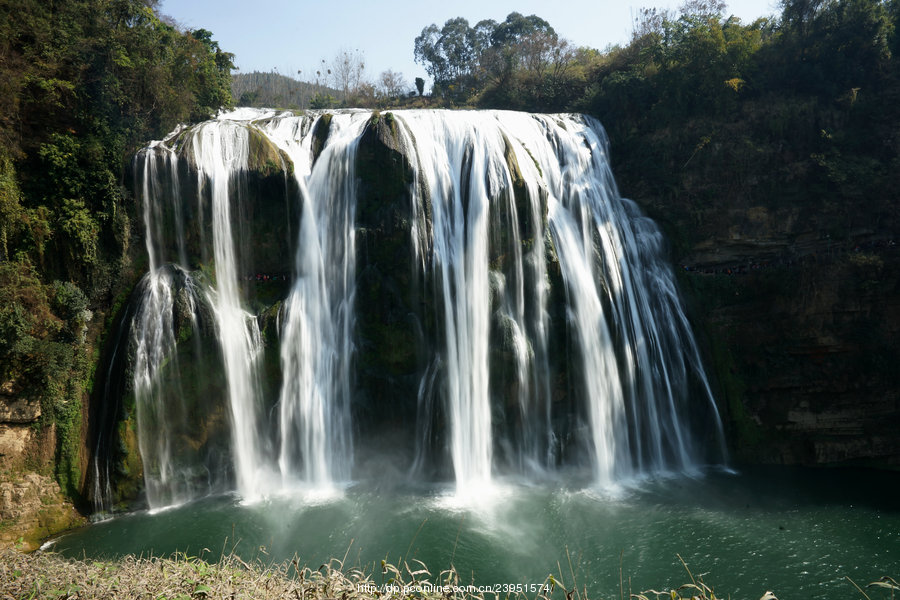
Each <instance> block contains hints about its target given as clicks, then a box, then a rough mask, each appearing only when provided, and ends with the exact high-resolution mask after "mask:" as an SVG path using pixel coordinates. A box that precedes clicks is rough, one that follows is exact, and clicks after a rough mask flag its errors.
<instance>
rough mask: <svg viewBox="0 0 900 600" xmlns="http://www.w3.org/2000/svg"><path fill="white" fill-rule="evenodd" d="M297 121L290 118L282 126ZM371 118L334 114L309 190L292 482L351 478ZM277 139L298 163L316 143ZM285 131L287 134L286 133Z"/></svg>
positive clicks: (288, 441)
mask: <svg viewBox="0 0 900 600" xmlns="http://www.w3.org/2000/svg"><path fill="white" fill-rule="evenodd" d="M289 122H290V121H285V120H282V121H281V123H289ZM365 123H366V118H364V117H363V115H359V114H357V115H336V116H335V117H334V118H332V120H331V123H330V127H331V134H330V136H329V144H328V146H327V147H325V148H324V149H323V151H322V155H321V157H320V159H319V160H318V161H317V164H316V167H315V168H313V169H312V170H311V171H310V172H309V173H308V175H307V174H306V170H304V171H303V172H302V173H301V174H298V177H300V179H299V183H300V185H301V189H303V190H304V191H303V206H302V213H301V219H300V234H299V241H298V244H297V251H296V256H295V259H294V266H295V273H294V283H293V286H292V287H291V291H290V294H289V296H288V298H287V300H286V302H285V309H284V316H283V322H284V324H283V326H282V338H281V339H282V343H281V364H282V367H283V369H284V373H285V377H284V382H283V384H282V387H281V393H280V397H279V405H280V407H279V423H280V428H279V442H280V453H279V457H278V466H279V470H280V472H281V475H282V478H283V479H284V480H290V479H291V478H293V477H295V476H298V475H299V477H300V480H301V481H302V482H304V483H306V484H309V485H313V486H316V487H320V488H321V487H327V486H329V485H331V484H332V483H333V482H334V481H342V480H346V479H347V478H349V476H350V468H349V463H350V454H351V441H350V436H349V419H350V415H349V410H350V393H351V385H350V362H351V357H352V354H353V344H352V338H351V327H352V322H353V287H354V276H355V262H354V261H355V249H354V213H355V209H356V199H355V188H356V177H355V174H354V169H353V167H354V162H353V158H354V156H355V150H356V142H357V140H358V138H359V135H360V131H361V129H362V127H363V126H364V125H365ZM270 131H271V135H272V136H273V139H274V140H275V141H276V142H277V143H279V146H281V147H282V148H284V149H285V150H286V151H287V152H288V154H289V156H291V157H292V159H293V160H294V161H295V164H296V162H301V163H302V162H303V161H302V159H303V154H304V153H307V154H308V152H309V144H308V143H307V144H302V143H301V144H299V145H297V144H293V143H292V141H293V140H292V136H290V135H288V136H283V134H284V133H290V131H288V132H284V131H283V130H282V129H281V128H274V129H272V130H270ZM279 133H280V134H282V135H279Z"/></svg>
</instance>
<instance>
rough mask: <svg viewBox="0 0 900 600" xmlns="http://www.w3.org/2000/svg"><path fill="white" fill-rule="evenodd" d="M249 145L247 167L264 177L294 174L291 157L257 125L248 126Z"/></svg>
mask: <svg viewBox="0 0 900 600" xmlns="http://www.w3.org/2000/svg"><path fill="white" fill-rule="evenodd" d="M247 134H248V140H247V143H248V145H249V148H248V154H247V168H248V170H250V172H252V173H256V174H258V175H260V176H262V177H271V176H273V175H280V174H282V173H287V174H288V175H293V174H294V163H293V161H292V160H291V159H290V157H289V156H288V155H287V154H285V153H284V152H283V151H282V150H281V149H280V148H278V146H276V145H275V144H274V143H273V142H272V141H271V140H270V139H269V138H267V137H266V136H265V134H263V133H262V132H261V131H259V130H258V129H256V128H255V127H248V128H247Z"/></svg>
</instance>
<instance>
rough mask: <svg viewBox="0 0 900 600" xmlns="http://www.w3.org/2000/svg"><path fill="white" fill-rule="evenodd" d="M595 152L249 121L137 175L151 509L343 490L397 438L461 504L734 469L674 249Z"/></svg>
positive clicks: (169, 154) (497, 116)
mask: <svg viewBox="0 0 900 600" xmlns="http://www.w3.org/2000/svg"><path fill="white" fill-rule="evenodd" d="M607 146H608V144H607V140H606V137H605V133H604V132H603V129H602V127H601V126H600V124H599V123H597V122H596V121H594V120H593V119H591V118H589V117H584V116H580V115H530V114H525V113H514V112H498V111H482V112H448V111H396V112H393V113H389V114H386V115H379V114H378V113H369V112H367V111H345V112H338V113H334V114H325V113H321V114H320V113H307V114H303V115H294V114H290V113H284V114H277V113H275V112H274V111H258V110H253V109H240V110H239V111H236V112H234V113H230V114H225V115H222V116H220V117H219V118H218V119H216V120H213V121H209V122H206V123H202V124H200V125H197V126H193V127H190V128H185V129H179V130H177V131H175V132H173V134H172V135H170V136H169V137H168V138H167V139H166V140H163V141H161V142H154V143H153V144H151V145H150V146H149V147H148V148H146V149H145V150H143V151H142V152H141V153H140V154H139V157H138V160H137V162H136V174H137V180H136V181H137V184H138V185H137V189H138V190H139V191H140V195H141V201H142V207H143V210H144V221H145V231H146V244H147V253H148V259H149V272H148V274H147V275H146V276H145V278H144V280H143V281H142V283H141V287H140V293H139V294H137V298H138V304H137V307H136V308H135V309H134V310H133V312H132V314H133V316H132V317H131V319H132V321H131V323H132V326H131V330H132V342H131V346H130V350H129V353H130V356H131V357H132V362H133V365H132V369H133V380H132V387H133V391H134V394H135V403H136V407H137V420H138V422H139V423H138V425H139V426H138V430H139V438H140V439H139V443H140V451H141V456H142V459H143V464H144V482H145V487H146V490H147V497H148V501H149V502H150V504H151V506H152V507H160V506H166V505H169V504H175V503H179V502H183V501H185V500H187V499H189V498H192V497H196V496H197V495H199V494H202V493H210V492H214V491H217V490H221V489H223V488H225V489H227V488H229V487H231V488H233V489H236V490H237V491H238V493H239V494H240V495H241V497H243V498H244V499H248V500H253V499H256V498H260V497H264V496H266V495H267V494H269V493H273V492H277V491H278V490H280V489H284V488H291V487H295V486H298V485H299V486H300V487H303V488H312V489H333V488H334V487H335V486H336V485H338V484H340V483H342V482H347V481H349V480H350V479H351V478H353V477H358V476H359V474H358V473H355V472H354V469H353V464H354V456H359V455H360V454H362V455H363V456H367V457H368V455H369V453H370V450H369V448H370V447H371V446H370V444H371V443H372V442H373V440H375V441H377V440H379V439H382V438H383V437H384V436H394V437H393V438H392V439H391V444H390V446H392V447H396V448H397V449H398V452H400V451H401V450H402V449H403V448H408V449H409V452H405V451H404V452H402V453H403V454H405V456H407V457H408V458H407V460H409V463H410V464H409V466H411V467H413V472H415V473H417V474H419V475H421V474H422V473H426V472H430V473H433V474H437V476H439V477H445V476H449V477H450V478H452V480H453V481H455V487H456V490H457V493H458V494H462V495H469V494H474V495H478V494H480V493H482V492H483V491H484V490H485V489H486V488H487V487H488V486H490V485H491V482H492V481H493V480H494V479H495V477H497V476H498V475H506V474H515V475H517V476H520V477H524V478H527V479H535V478H541V477H545V476H550V475H552V474H553V473H554V472H555V471H556V470H557V469H558V468H559V467H560V466H561V465H572V466H581V467H587V468H588V469H589V471H590V473H591V476H590V478H591V479H592V480H593V481H594V482H596V483H597V484H599V485H607V484H610V483H612V482H615V481H617V480H620V479H622V478H628V477H631V476H633V475H639V474H652V473H657V472H662V471H685V470H690V469H692V468H694V467H695V466H697V465H699V464H703V463H704V462H706V461H707V460H709V459H708V457H712V460H722V457H723V455H722V454H721V452H720V450H719V448H720V446H721V444H722V440H723V438H724V435H723V433H722V429H721V423H720V421H719V418H718V414H717V413H716V410H715V402H714V401H713V397H712V393H711V391H710V386H709V383H708V382H707V380H706V375H705V373H704V371H703V366H702V363H701V360H700V352H699V349H698V348H697V345H696V343H695V341H694V339H693V336H692V334H691V331H690V326H689V323H688V320H687V318H686V317H685V314H684V311H683V310H682V308H681V304H680V301H679V297H678V293H677V289H676V285H675V280H674V276H673V273H672V270H671V268H670V267H669V265H668V264H667V263H666V260H665V253H664V242H663V240H662V236H661V234H660V232H659V230H658V228H657V227H656V225H655V224H654V223H653V222H652V221H651V220H650V219H648V218H646V217H644V216H643V215H642V214H641V213H640V211H639V210H638V208H637V207H636V205H634V204H633V203H632V202H630V201H629V200H626V199H623V198H621V197H620V196H619V193H618V190H617V189H616V186H615V182H614V180H613V177H612V173H611V171H610V167H609V161H608V147H607ZM373 165H374V166H373ZM186 173H187V174H188V175H189V176H186V175H185V174H186ZM270 271H271V272H270ZM360 294H363V297H364V298H365V302H364V303H363V304H362V305H360V304H359V303H360V300H359V298H360V296H359V295H360ZM362 315H365V316H362ZM188 340H192V341H188ZM196 360H199V361H200V362H201V363H202V366H201V367H197V366H196V365H195V364H194V361H196ZM188 373H190V374H188ZM187 387H190V390H188V389H185V388H187ZM198 398H199V400H198ZM373 398H378V399H380V400H378V402H379V404H373V402H375V400H373ZM192 427H196V428H199V429H200V430H201V431H202V432H203V434H202V436H199V437H198V435H199V434H194V435H193V437H192V434H191V433H190V430H191V428H192ZM379 428H386V429H384V431H383V432H382V431H381V430H380V429H379ZM392 432H396V433H392ZM403 432H405V434H404V433H403ZM357 438H358V440H357ZM226 449H227V450H226ZM223 451H225V452H227V455H228V458H227V460H223V459H222V452H223ZM717 452H719V454H718V458H716V453H717ZM442 474H443V475H442ZM417 476H418V475H417ZM98 479H99V478H98ZM229 482H230V483H229Z"/></svg>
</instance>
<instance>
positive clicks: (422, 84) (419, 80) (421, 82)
mask: <svg viewBox="0 0 900 600" xmlns="http://www.w3.org/2000/svg"><path fill="white" fill-rule="evenodd" d="M416 89H417V90H418V91H419V96H421V95H422V94H424V93H425V80H424V79H422V78H421V77H416Z"/></svg>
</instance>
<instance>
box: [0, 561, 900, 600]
mask: <svg viewBox="0 0 900 600" xmlns="http://www.w3.org/2000/svg"><path fill="white" fill-rule="evenodd" d="M679 558H680V557H679ZM413 562H414V563H416V564H415V565H413V566H412V567H410V565H408V564H404V568H403V572H401V570H400V569H398V568H396V567H395V566H393V565H390V564H387V563H385V562H384V561H382V564H381V569H380V572H377V571H378V569H376V573H375V574H371V573H369V574H367V573H364V572H363V571H361V570H359V569H350V570H348V571H347V572H346V573H344V572H343V571H342V570H341V568H340V567H341V561H339V560H337V559H335V560H332V561H331V562H330V563H329V564H326V565H322V566H320V567H319V568H318V569H315V570H314V569H311V568H309V567H301V566H300V564H299V563H298V561H297V559H296V558H295V559H294V560H290V561H286V562H283V563H280V564H275V565H271V566H267V565H265V564H263V563H261V562H253V563H247V562H245V561H244V560H243V559H241V558H240V557H239V556H237V555H236V554H233V553H232V554H229V555H225V556H223V557H222V558H221V559H219V560H218V561H217V562H214V563H210V562H207V561H205V560H203V559H202V558H198V557H195V556H188V555H186V554H182V553H178V554H175V555H174V556H173V557H171V558H158V557H147V558H143V557H135V556H126V557H124V558H121V559H118V560H115V561H95V560H73V559H67V558H63V557H62V556H60V555H58V554H53V553H48V552H37V553H34V554H23V553H21V552H18V551H16V550H12V549H6V550H0V600H7V599H15V600H25V599H27V600H43V599H48V600H49V599H54V600H63V599H65V600H70V599H72V600H74V599H76V598H84V599H87V598H92V599H102V600H106V599H110V600H112V599H123V598H127V599H138V598H140V599H144V598H147V599H151V600H195V599H198V600H208V599H213V598H223V599H224V598H228V599H232V600H240V599H245V600H260V599H272V600H274V599H282V598H284V599H296V600H376V599H379V600H388V599H391V600H407V599H408V600H438V599H443V600H451V599H452V600H486V599H490V600H493V599H495V598H496V599H500V598H503V599H514V600H554V599H555V600H588V597H587V591H586V590H583V589H582V590H578V589H577V587H573V588H572V589H571V590H569V589H566V587H565V586H564V585H562V584H561V583H560V582H559V581H558V580H557V579H555V578H554V577H553V576H552V575H551V576H548V578H547V580H546V581H545V582H544V584H543V585H542V586H538V591H537V592H534V593H528V590H523V591H518V590H506V591H499V592H497V591H491V590H484V589H478V588H476V587H475V586H467V585H465V584H460V582H459V577H458V575H457V573H456V571H454V570H452V569H450V570H447V571H442V572H441V573H439V574H438V576H437V577H436V578H434V577H433V576H432V574H431V573H430V572H429V571H428V570H427V569H426V568H425V566H424V565H422V564H421V563H419V562H418V561H413ZM682 562H683V561H682ZM684 566H685V570H686V571H687V573H688V576H689V577H690V580H691V583H687V584H685V585H683V586H681V587H679V588H676V589H674V590H664V591H656V590H647V591H644V592H640V593H630V592H627V591H626V590H625V589H624V586H623V587H622V589H620V593H619V595H618V596H617V598H619V600H624V599H625V598H628V599H629V600H662V599H665V600H723V599H724V598H730V596H724V597H723V596H717V595H716V594H715V592H714V591H713V590H712V589H711V588H709V587H708V586H707V585H706V584H705V583H703V580H702V578H700V577H697V578H695V577H694V576H693V575H692V574H691V572H690V569H688V568H687V565H686V564H685V565H684ZM848 581H849V584H852V585H853V586H854V587H856V590H857V591H858V593H859V594H860V595H861V597H863V598H866V599H867V600H872V599H873V598H874V597H877V598H891V599H893V598H895V597H897V598H900V584H898V583H897V581H895V580H894V579H892V578H890V577H884V578H882V579H881V580H880V581H878V582H874V583H871V584H869V585H868V586H866V589H870V588H875V589H877V590H878V591H880V592H882V593H884V594H885V595H879V596H872V597H870V596H869V595H868V594H867V592H866V591H865V590H864V589H863V588H861V587H859V586H857V585H856V583H854V582H852V581H850V580H849V579H848ZM849 584H848V585H849ZM746 600H752V599H746ZM760 600H777V598H775V595H774V594H772V593H771V592H766V593H765V594H764V596H763V597H762V598H761V599H760Z"/></svg>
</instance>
